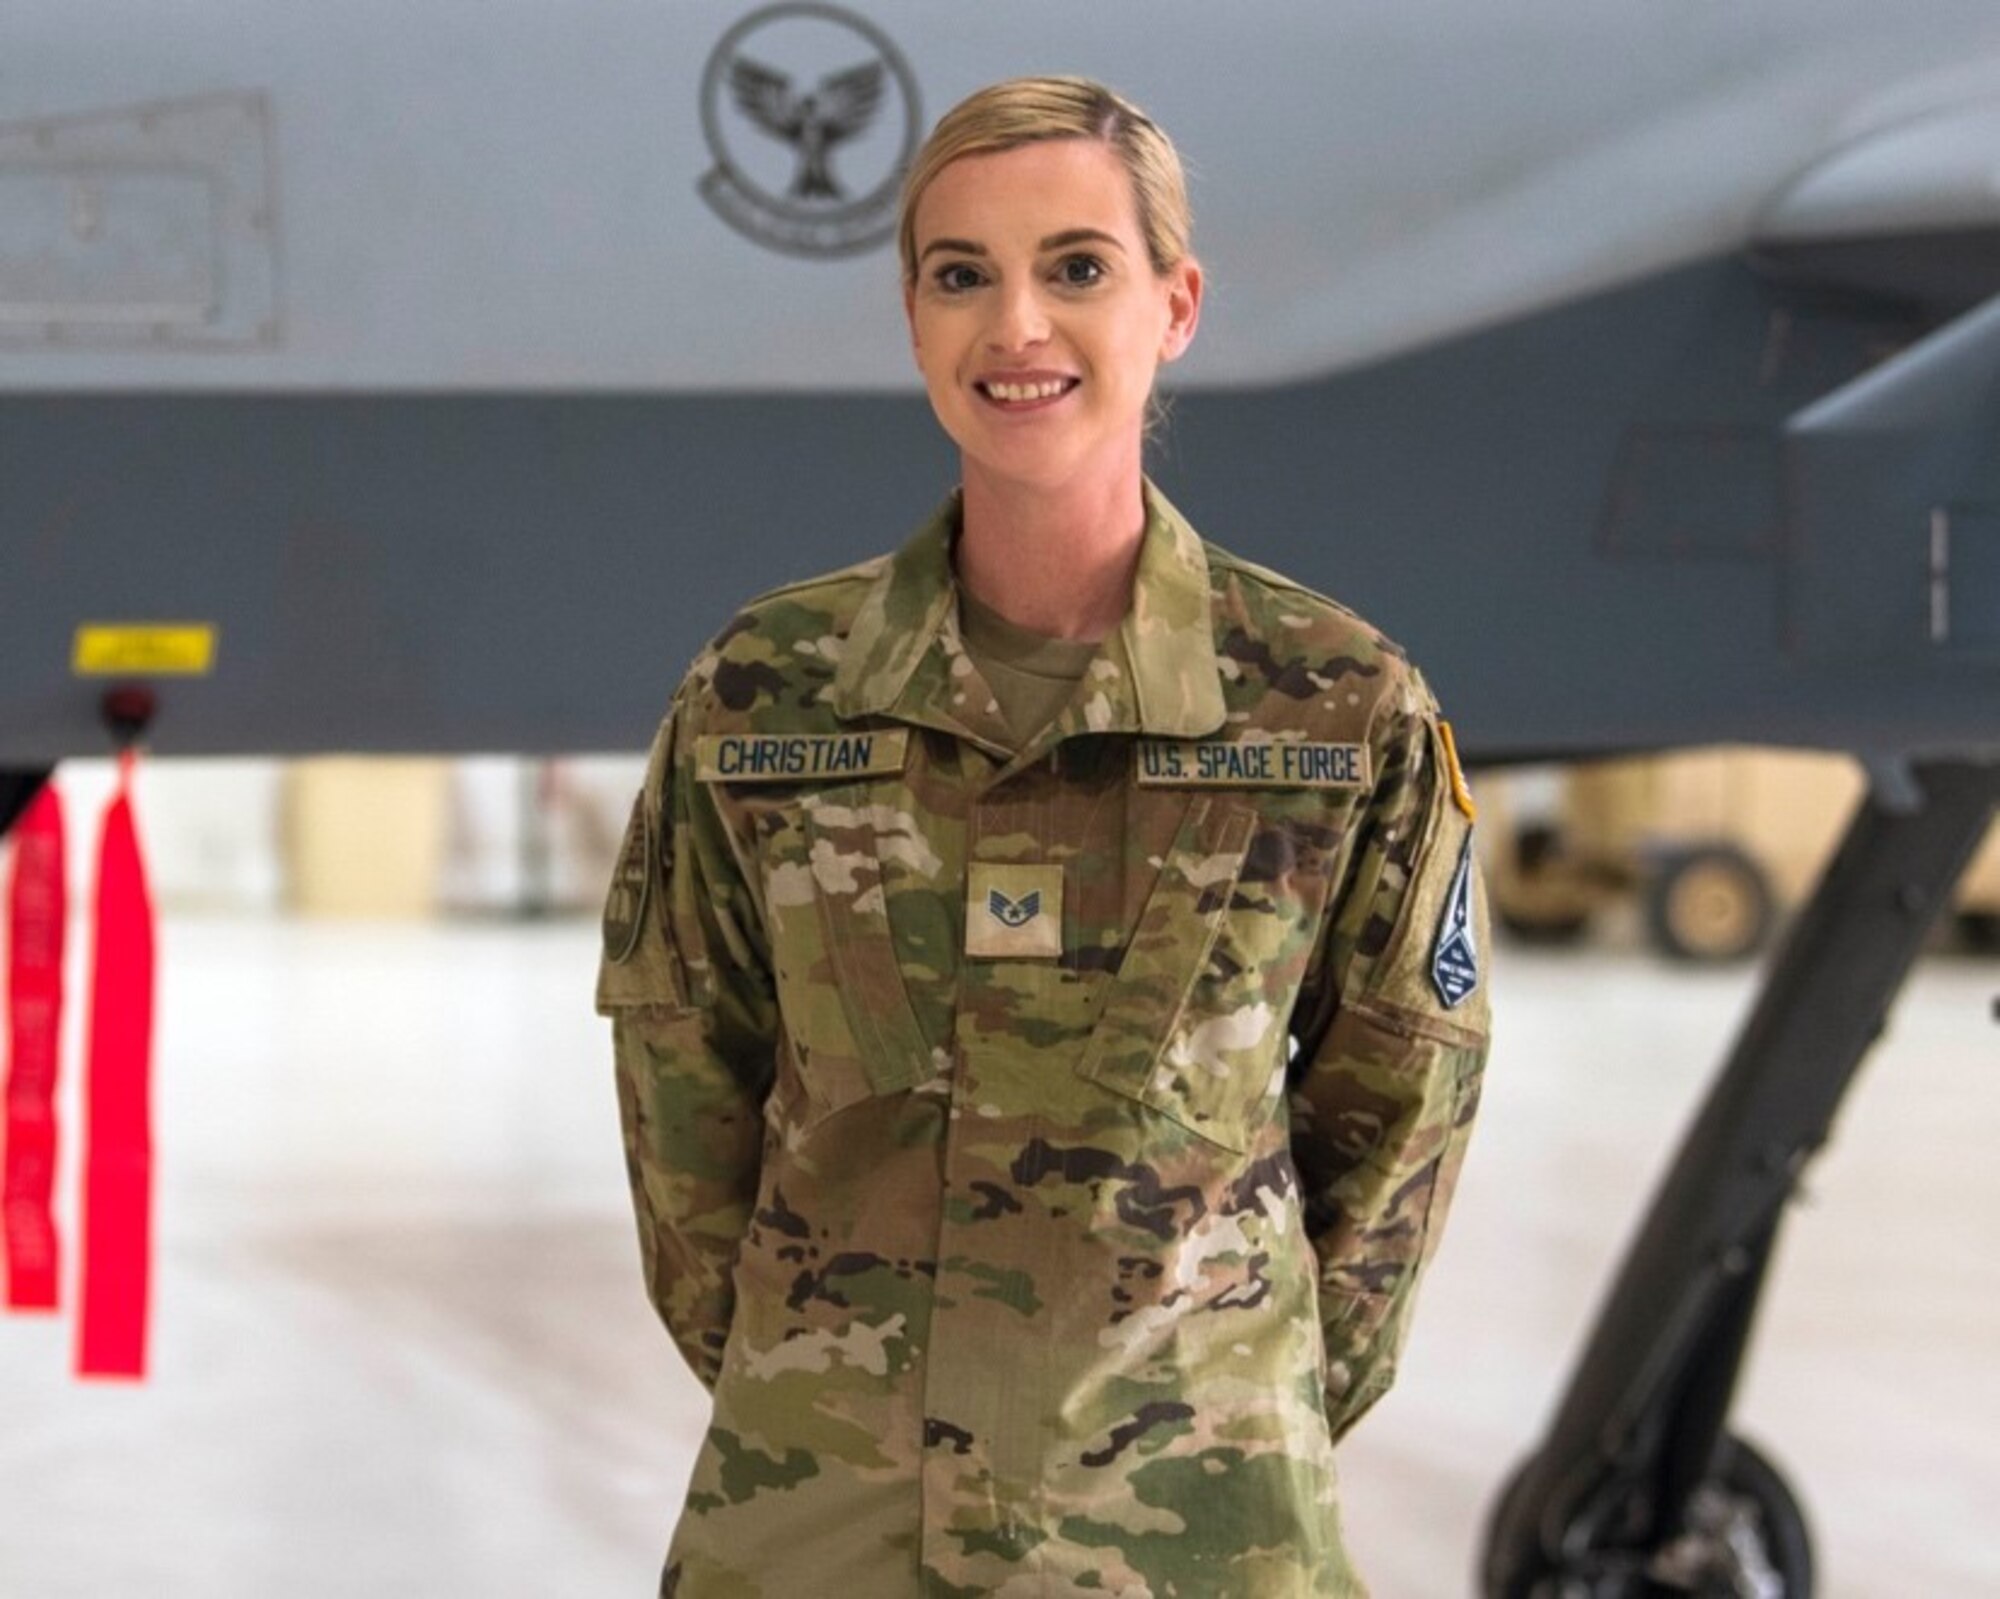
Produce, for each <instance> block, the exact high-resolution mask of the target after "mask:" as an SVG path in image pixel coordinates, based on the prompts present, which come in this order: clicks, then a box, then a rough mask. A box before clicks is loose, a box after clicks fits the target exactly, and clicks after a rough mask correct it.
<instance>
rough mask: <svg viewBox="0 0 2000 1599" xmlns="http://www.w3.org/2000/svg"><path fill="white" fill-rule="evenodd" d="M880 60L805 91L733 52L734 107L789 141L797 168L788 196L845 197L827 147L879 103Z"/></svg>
mask: <svg viewBox="0 0 2000 1599" xmlns="http://www.w3.org/2000/svg"><path fill="white" fill-rule="evenodd" d="M882 73H883V63H882V62H880V61H870V62H867V63H866V64H865V65H862V66H858V67H847V68H844V69H843V70H841V71H839V72H830V73H828V74H827V75H826V76H825V77H823V78H821V79H820V80H819V83H818V85H817V86H816V87H815V88H814V89H813V90H812V92H811V93H809V94H803V95H801V94H797V93H795V92H794V91H793V89H792V80H791V78H790V77H789V76H788V75H786V74H785V73H782V72H779V71H777V70H775V69H774V68H771V67H767V66H764V65H763V64H762V63H760V62H756V61H752V60H751V59H750V58H749V57H747V56H738V57H737V58H736V59H735V60H734V61H732V62H731V63H730V64H729V87H730V89H731V91H732V92H733V93H734V94H735V96H736V107H737V109H738V110H739V111H741V112H742V113H743V114H744V115H745V116H746V117H748V118H749V119H750V120H751V121H752V122H754V123H756V124H757V126H758V127H760V128H762V129H763V130H764V131H765V132H766V133H768V134H770V135H771V136H772V137H773V138H777V139H783V140H784V141H785V142H786V143H787V144H791V145H795V146H797V148H798V153H799V165H798V170H797V171H796V172H794V173H793V174H792V186H791V189H790V190H789V193H790V196H791V198H792V199H794V200H839V199H844V198H846V197H845V195H843V194H842V192H841V188H840V185H839V184H838V183H836V182H834V179H833V171H832V168H831V167H829V166H828V165H827V157H828V155H829V154H831V153H832V150H833V147H834V146H835V145H837V144H838V143H840V141H841V140H843V139H849V138H852V137H853V136H854V135H855V134H857V133H859V132H861V130H862V129H864V128H865V127H867V126H868V124H869V123H870V122H872V121H874V120H875V113H876V112H877V111H879V110H880V109H881V107H882Z"/></svg>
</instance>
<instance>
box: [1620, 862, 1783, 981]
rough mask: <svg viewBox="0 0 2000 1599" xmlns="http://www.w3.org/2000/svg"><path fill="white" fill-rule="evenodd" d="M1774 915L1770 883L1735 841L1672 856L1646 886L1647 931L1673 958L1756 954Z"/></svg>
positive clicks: (1710, 958)
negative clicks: (1734, 843)
mask: <svg viewBox="0 0 2000 1599" xmlns="http://www.w3.org/2000/svg"><path fill="white" fill-rule="evenodd" d="M1772 919H1773V908H1772V904H1771V889H1770V885H1769V884H1768V883H1767V882H1766V881H1765V880H1764V874H1763V872H1762V871H1760V870H1759V869H1758V866H1757V863H1756V862H1755V861H1753V860H1751V859H1750V857H1749V856H1748V855H1746V854H1744V853H1743V851H1742V850H1740V849H1738V848H1736V846H1735V845H1733V844H1704V845H1700V846H1698V847H1697V848H1694V849H1687V850H1680V851H1677V852H1675V853H1674V854H1671V855H1668V856H1666V857H1665V858H1664V859H1663V860H1661V862H1660V863H1659V868H1658V870H1656V871H1655V872H1654V873H1653V876H1652V879H1651V881H1650V882H1648V883H1647V885H1646V933H1647V936H1648V937H1649V938H1651V940H1652V943H1653V947H1654V948H1655V949H1657V950H1658V951H1659V952H1660V953H1661V954H1663V955H1667V956H1671V957H1672V958H1673V959H1675V960H1681V961H1694V962H1702V963H1709V964H1713V963H1718V962H1723V961H1735V960H1742V959H1744V958H1745V957H1746V956H1749V955H1754V954H1755V953H1756V952H1757V951H1758V950H1759V949H1761V948H1763V946H1764V941H1765V940H1766V939H1767V938H1769V937H1770V934H1771V923H1772Z"/></svg>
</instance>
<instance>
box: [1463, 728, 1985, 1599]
mask: <svg viewBox="0 0 2000 1599" xmlns="http://www.w3.org/2000/svg"><path fill="white" fill-rule="evenodd" d="M1903 778H1904V780H1903V781H1901V782H1897V783H1892V784H1891V785H1890V789H1889V791H1888V792H1886V793H1872V794H1870V795H1869V796H1868V797H1867V798H1866V799H1864V800H1863V802H1862V804H1861V806H1860V808H1859V809H1858V810H1857V812H1856V813H1855V817H1854V821H1853V823H1852V824H1851V825H1850V826H1849V828H1848V832H1847V836H1846V838H1845V839H1844V840H1843V841H1842V843H1841V846H1840V849H1839V852H1838V853H1837V854H1836V855H1835V856H1834V858H1833V862H1832V864H1831V865H1830V866H1828V867H1827V869H1826V873H1825V875H1824V877H1822V878H1821V880H1820V884H1819V887H1818V890H1817V891H1816V892H1815V893H1814V895H1813V898H1812V901H1811V903H1810V904H1809V905H1807V906H1806V908H1805V909H1804V910H1803V911H1802V912H1801V913H1800V915H1799V916H1798V918H1797V919H1796V920H1795V921H1794V922H1793V924H1792V928H1791V932H1790V934H1789V936H1788V937H1787V938H1786V941H1785V945H1784V948H1783V949H1782V950H1781V951H1780V952H1779V953H1778V956H1777V958H1776V960H1775V962H1774V963H1773V965H1772V968H1771V972H1770V975H1769V977H1768V978H1767V980H1766V982H1765V984H1764V990H1763V993H1762V994H1761V995H1760V996H1759V998H1758V1001H1757V1006H1756V1009H1755V1010H1754V1011H1753V1012H1752V1014H1751V1016H1750V1019H1749V1021H1748V1023H1747V1024H1746V1025H1745V1027H1744V1029H1743V1032H1742V1033H1741V1035H1740V1036H1739V1037H1738V1039H1737V1041H1736V1045H1735V1047H1734V1048H1733V1049H1732V1050H1731V1052H1730V1056H1729V1059H1728V1061H1727V1062H1726V1063H1725V1064H1724V1066H1723V1069H1722V1071H1721V1073H1720V1074H1719V1075H1718V1076H1717V1078H1716V1081H1715V1084H1714V1086H1713V1087H1712V1088H1711V1089H1710V1090H1709V1094H1708V1098H1707V1101H1706V1102H1705V1103H1704V1104H1703V1106H1702V1108H1701V1111H1700V1114H1699V1115H1698V1116H1697V1117H1696V1118H1695V1123H1694V1126H1693V1128H1692V1129H1691V1130H1690V1131H1689V1133H1688V1135H1687V1137H1686V1139H1685V1141H1684V1142H1683V1143H1682V1145H1681V1147H1680V1149H1679V1151H1678V1152H1677V1153H1676V1155H1675V1157H1674V1160H1673V1163H1672V1165H1671V1166H1670V1167H1669V1169H1668V1172H1667V1175H1666V1179H1665V1181H1664V1182H1663V1183H1662V1184H1661V1186H1660V1191H1659V1193H1658V1195H1657V1196H1656V1197H1655V1198H1654V1200H1653V1203H1652V1207H1651V1209H1650V1210H1649V1211H1648V1213H1647V1216H1646V1218H1645V1221H1644V1222H1643V1223H1642V1225H1641V1227H1640V1229H1639V1236H1638V1238H1637V1240H1636V1241H1635V1242H1634V1244H1633V1245H1632V1248H1631V1249H1630V1251H1629V1252H1628V1253H1627V1255H1626V1257H1625V1260H1624V1262H1623V1263H1622V1265H1621V1266H1620V1268H1619V1272H1618V1278H1617V1281H1616V1282H1615V1284H1614V1285H1613V1287H1612V1290H1611V1294H1610V1296H1609V1298H1608V1299H1607V1301H1606V1303H1605V1306H1604V1308H1603V1311H1602V1312H1601V1313H1600V1315H1599V1317H1598V1321H1597V1325H1596V1326H1595V1328H1593V1329H1592V1331H1591V1334H1590V1337H1589V1339H1588V1341H1587V1342H1586V1344H1585V1346H1584V1350H1583V1353H1582V1356H1581V1357H1580V1358H1579V1360H1578V1362H1577V1366H1576V1370H1575V1372H1574V1373H1573V1374H1572V1375H1571V1377H1570V1383H1569V1389H1568V1391H1567V1392H1566V1393H1565V1394H1564V1395H1563V1398H1562V1402H1561V1403H1560V1404H1559V1405H1558V1406H1557V1409H1556V1415H1555V1419H1554V1420H1553V1421H1552V1422H1551V1423H1550V1427H1549V1431H1548V1434H1547V1436H1546V1437H1545V1438H1544V1439H1543V1441H1542V1443H1541V1445H1540V1447H1539V1448H1537V1449H1536V1451H1535V1452H1534V1453H1533V1454H1532V1455H1530V1456H1529V1457H1528V1459H1527V1460H1526V1461H1525V1462H1524V1463H1523V1464H1522V1466H1521V1467H1520V1469H1519V1471H1518V1472H1516V1474H1515V1476H1514V1479H1513V1481H1512V1482H1511V1483H1510V1484H1509V1486H1508V1489H1507V1491H1506V1493H1505V1494H1504V1495H1503V1496H1502V1497H1501V1500H1500V1503H1499V1506H1498V1508H1497V1510H1496V1511H1495V1513H1494V1516H1493V1519H1492V1521H1491V1523H1490V1524H1489V1526H1488V1528H1487V1535H1486V1549H1485V1557H1484V1566H1483V1572H1482V1586H1481V1592H1482V1593H1483V1594H1484V1595H1485V1599H1658V1596H1663V1595H1673V1594H1695V1595H1699V1596H1701V1599H1809V1596H1810V1594H1811V1592H1812V1582H1813V1575H1812V1572H1813V1560H1812V1545H1811V1542H1810V1540H1809V1539H1808V1537H1807V1535H1806V1526H1805V1518H1804V1516H1803V1515H1802V1514H1801V1512H1800V1510H1799V1506H1798V1503H1797V1501H1796V1499H1795V1498H1794V1497H1793V1495H1792V1492H1791V1490H1790V1489H1789V1488H1787V1487H1786V1485H1785V1482H1784V1479H1783V1478H1782V1477H1781V1476H1779V1474H1778V1473H1777V1471H1776V1470H1775V1469H1774V1468H1773V1467H1772V1466H1771V1464H1770V1463H1769V1462H1768V1461H1767V1460H1765V1459H1764V1457H1763V1456H1762V1455H1760V1454H1758V1453H1757V1452H1756V1451H1755V1450H1753V1449H1751V1448H1750V1447H1749V1446H1748V1445H1747V1444H1745V1443H1743V1442H1742V1441H1741V1440H1740V1439H1737V1438H1733V1437H1731V1436H1730V1435H1729V1434H1728V1432H1727V1430H1726V1427H1727V1421H1728V1414H1729V1402H1730V1398H1731V1395H1732V1392H1733V1390H1734V1388H1735V1385H1736V1373H1737V1370H1738V1368H1739V1367H1740V1366H1741V1365H1742V1361H1743V1354H1744V1351H1745V1349H1746V1348H1747V1347H1748V1345H1749V1341H1750V1328H1751V1323H1752V1321H1753V1319H1754V1316H1755V1312H1756V1307H1757V1300H1758V1296H1759V1294H1760V1293H1761V1291H1762V1289H1763V1286H1764V1280H1765V1272H1766V1268H1767V1267H1768V1265H1769V1263H1770V1257H1771V1249H1772V1245H1773V1244H1774V1242H1775V1241H1776V1239H1777V1234H1778V1227H1779V1224H1780V1222H1781V1220H1782V1219H1783V1213H1784V1207H1785V1202H1786V1200H1787V1199H1789V1198H1790V1196H1791V1193H1792V1189H1793V1186H1794V1185H1795V1183H1796V1182H1797V1181H1798V1177H1799V1174H1800V1172H1801V1171H1802V1170H1803V1169H1804V1167H1805V1164H1806V1162H1807V1160H1809V1159H1810V1158H1811V1156H1812V1155H1813V1153H1814V1151H1816V1150H1817V1149H1818V1148H1819V1147H1820V1145H1821V1144H1823V1143H1824V1142H1825V1141H1826V1138H1827V1135H1828V1132H1829V1130H1830V1129H1831V1127H1832V1124H1833V1117H1834V1114H1835V1112H1836V1111H1838V1109H1839V1108H1840V1102H1841V1099H1842V1097H1843V1096H1844V1095H1845V1094H1846V1092H1847V1089H1848V1085H1849V1084H1850V1083H1851V1082H1852V1081H1853V1079H1854V1074H1855V1072H1856V1071H1857V1070H1858V1069H1859V1067H1860V1065H1861V1061H1862V1057H1863V1056H1864V1055H1865V1054H1866V1053H1867V1051H1868V1046H1869V1045H1870V1044H1871V1043H1873V1042H1874V1040H1875V1037H1876V1035H1877V1034H1878V1033H1879V1032H1880V1031H1881V1029H1882V1026H1883V1024H1884V1021H1885V1018H1886V1017H1887V1015H1888V1010H1889V1004H1890V1001H1891V1000H1892V999H1893V998H1894V997H1895V994H1896V990H1897V989H1898V988H1900V987H1901V986H1902V983H1903V979H1904V978H1905V976H1906V975H1907V974H1908V972H1909V969H1910V965H1911V963H1912V962H1913V961H1914V960H1915V959H1916V956H1917V951H1918V950H1919V949H1920V948H1921V947H1922V944H1923V941H1924V937H1925V934H1926V933H1928V932H1929V930H1930V928H1931V925H1932V924H1933V923H1934V922H1935V921H1936V920H1937V919H1938V916H1939V915H1940V913H1941V912H1942V911H1943V910H1944V909H1945V908H1946V907H1947V906H1948V905H1949V904H1950V903H1951V890H1952V885H1953V884H1954V883H1955V882H1956V881H1957V880H1958V877H1959V874H1960V873H1961V872H1962V871H1963V870H1964V868H1965V865H1966V863H1967V862H1968V861H1969V860H1970V859H1971V858H1972V854H1973V851H1974V849H1975V848H1977V846H1978V844H1979V842H1980V840H1981V839H1982V838H1983V837H1984V835H1985V832H1986V829H1987V825H1988V823H1989V821H1990V820H1991V818H1992V815H1993V809H1994V806H1995V803H1996V801H2000V764H1978V763H1974V762H1969V761H1937V762H1926V763H1920V764H1918V765H1916V766H1914V767H1913V768H1911V769H1910V770H1909V771H1908V772H1907V773H1905V774H1903Z"/></svg>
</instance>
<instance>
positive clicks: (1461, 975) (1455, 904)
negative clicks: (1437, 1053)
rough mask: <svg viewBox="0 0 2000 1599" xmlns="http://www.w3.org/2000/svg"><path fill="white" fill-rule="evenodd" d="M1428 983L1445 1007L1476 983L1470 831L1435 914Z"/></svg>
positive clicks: (1453, 1006) (1457, 1003)
mask: <svg viewBox="0 0 2000 1599" xmlns="http://www.w3.org/2000/svg"><path fill="white" fill-rule="evenodd" d="M1431 986H1432V987H1433V988H1435V989H1436V990H1437V996H1438V998H1439V999H1441V1000H1443V1001H1444V1008H1445V1009H1446V1010H1456V1009H1457V1008H1458V1007H1459V1006H1460V1005H1462V1004H1464V1003H1465V1000H1466V998H1467V996H1468V995H1470V994H1471V992H1472V991H1473V990H1474V989H1475V988H1477V987H1478V986H1479V944H1478V941H1477V939H1476V938H1475V937H1474V935H1473V931H1472V834H1471V833H1469V832H1468V833H1467V834H1466V835H1465V845H1464V847H1463V848H1462V849H1460V850H1459V852H1458V870H1457V871H1456V872H1454V873H1453V874H1452V879H1451V890H1450V892H1449V893H1447V894H1446V895H1445V897H1444V914H1443V915H1442V916H1440V917H1439V918H1438V931H1437V944H1436V946H1435V947H1434V948H1433V949H1432V951H1431Z"/></svg>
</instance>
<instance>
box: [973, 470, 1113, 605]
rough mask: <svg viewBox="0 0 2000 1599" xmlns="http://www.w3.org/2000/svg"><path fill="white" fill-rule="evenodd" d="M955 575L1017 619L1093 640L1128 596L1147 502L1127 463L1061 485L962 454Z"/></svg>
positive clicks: (988, 602) (985, 600)
mask: <svg viewBox="0 0 2000 1599" xmlns="http://www.w3.org/2000/svg"><path fill="white" fill-rule="evenodd" d="M964 511H965V518H964V523H963V525H962V527H961V528H960V531H959V537H958V549H957V566H958V580H959V582H960V583H962V584H963V585H964V586H965V587H966V588H968V589H970V590H971V591H972V594H973V596H974V598H976V599H978V600H979V601H980V602H981V603H982V604H984V605H986V606H987V607H988V608H989V609H991V610H995V611H998V612H999V613H1000V614H1001V615H1002V616H1004V617H1005V618H1006V619H1007V620H1008V621H1010V622H1012V623H1013V624H1014V625H1015V626H1016V627H1024V628H1027V629H1028V630H1029V631H1031V632H1035V633H1041V634H1043V635H1045V636H1047V637H1050V638H1065V639H1083V640H1090V641H1095V640H1097V639H1101V638H1104V637H1106V636H1107V635H1108V634H1110V633H1112V632H1115V631H1116V630H1117V627H1118V624H1119V623H1120V622H1121V621H1123V620H1124V618H1125V612H1126V610H1127V608H1128V607H1129V606H1130V604H1131V600H1132V577H1133V574H1134V572H1136V571H1137V570H1138V565H1139V545H1140V542H1141V540H1142V538H1143V537H1144V534H1145V531H1146V502H1145V496H1144V494H1143V493H1142V491H1141V489H1140V476H1139V466H1138V462H1137V460H1136V459H1135V460H1134V461H1133V462H1132V466H1131V470H1130V472H1129V473H1124V472H1121V473H1119V474H1116V475H1115V476H1114V477H1111V478H1100V479H1093V480H1092V481H1090V482H1087V483H1076V484H1066V485H1063V486H1061V487H1059V488H1054V489H1050V488H1043V487H1039V486H1028V485H1024V484H1021V483H1019V482H1013V481H1002V480H995V479H994V478H991V477H989V476H987V475H986V474H985V473H983V472H981V471H980V470H979V469H978V467H977V464H976V463H975V462H971V461H967V462H966V463H965V497H964Z"/></svg>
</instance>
